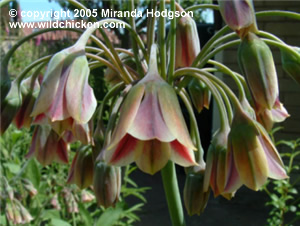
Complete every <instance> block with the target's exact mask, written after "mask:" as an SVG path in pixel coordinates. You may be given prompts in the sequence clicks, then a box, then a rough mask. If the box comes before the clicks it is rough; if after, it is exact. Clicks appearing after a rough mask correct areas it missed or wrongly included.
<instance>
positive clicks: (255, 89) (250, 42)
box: [238, 33, 279, 113]
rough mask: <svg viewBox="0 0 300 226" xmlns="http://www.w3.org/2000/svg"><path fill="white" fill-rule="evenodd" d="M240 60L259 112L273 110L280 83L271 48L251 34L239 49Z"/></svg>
mask: <svg viewBox="0 0 300 226" xmlns="http://www.w3.org/2000/svg"><path fill="white" fill-rule="evenodd" d="M238 60H239V65H240V67H241V70H242V72H243V74H244V76H245V77H246V81H247V84H248V86H249V88H250V91H251V94H252V97H253V99H254V102H255V105H256V109H257V111H258V113H259V112H261V111H263V110H264V109H269V110H271V109H272V107H273V106H274V104H275V100H276V98H277V97H278V94H279V91H278V81H277V73H276V69H275V64H274V60H273V56H272V52H271V50H270V48H269V47H268V46H267V45H266V44H265V43H264V42H263V41H262V40H261V39H260V38H259V37H257V36H256V35H255V34H253V33H249V34H248V35H247V36H246V37H245V39H243V40H242V42H241V44H240V46H239V49H238Z"/></svg>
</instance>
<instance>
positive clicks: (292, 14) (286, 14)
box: [256, 10, 300, 20]
mask: <svg viewBox="0 0 300 226" xmlns="http://www.w3.org/2000/svg"><path fill="white" fill-rule="evenodd" d="M264 16H284V17H289V18H292V19H296V20H300V14H299V13H295V12H290V11H283V10H266V11H260V12H257V13H256V17H258V18H259V17H264Z"/></svg>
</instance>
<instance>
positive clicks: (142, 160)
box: [104, 46, 197, 174]
mask: <svg viewBox="0 0 300 226" xmlns="http://www.w3.org/2000/svg"><path fill="white" fill-rule="evenodd" d="M155 48H156V46H153V47H152V50H151V57H150V58H151V59H150V66H149V71H148V73H147V75H146V76H145V77H144V78H143V79H142V80H141V81H140V82H138V83H137V84H136V85H135V86H133V87H132V88H131V90H130V91H129V93H128V95H127V97H126V99H125V101H124V103H123V104H122V106H121V111H120V118H119V121H118V123H117V126H116V128H115V130H114V133H113V135H112V139H111V142H110V144H108V145H107V146H106V147H105V150H104V151H105V160H106V162H108V163H109V164H113V165H117V166H125V165H128V164H130V163H132V162H134V161H135V162H136V164H137V166H138V167H139V168H140V169H141V170H142V171H144V172H146V173H149V174H154V173H156V172H157V171H159V170H160V169H162V168H163V167H164V166H165V165H166V163H167V162H168V161H169V159H170V160H172V161H174V162H175V163H177V164H179V165H181V166H185V167H186V166H192V165H197V163H196V162H195V158H194V153H193V149H195V147H194V145H193V143H192V141H191V138H190V136H189V132H188V129H187V127H186V124H185V121H184V118H183V115H182V112H181V110H180V106H179V103H178V99H177V96H176V93H175V91H174V89H173V88H172V87H171V86H170V85H169V84H168V83H167V82H165V81H164V80H163V79H162V78H161V77H159V74H158V72H157V65H156V49H155Z"/></svg>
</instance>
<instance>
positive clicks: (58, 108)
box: [31, 44, 97, 135]
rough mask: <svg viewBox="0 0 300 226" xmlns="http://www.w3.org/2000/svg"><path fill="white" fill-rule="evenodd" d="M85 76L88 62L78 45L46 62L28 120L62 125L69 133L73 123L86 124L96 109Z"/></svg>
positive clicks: (87, 72)
mask: <svg viewBox="0 0 300 226" xmlns="http://www.w3.org/2000/svg"><path fill="white" fill-rule="evenodd" d="M88 76H89V67H88V61H87V59H86V56H85V53H84V48H83V47H82V46H81V45H79V44H75V45H74V46H72V47H70V48H67V49H64V50H62V51H61V52H59V53H57V54H55V55H54V56H53V57H52V59H51V60H50V62H49V65H48V68H47V71H46V74H45V76H44V79H43V82H42V85H41V91H40V93H39V96H38V98H37V100H36V103H35V105H34V108H33V111H32V113H31V116H34V117H36V118H40V117H47V118H48V119H49V121H50V122H51V123H55V122H56V123H60V124H63V126H65V128H63V129H67V128H68V130H70V131H72V125H73V122H75V123H76V124H85V123H87V122H88V121H89V120H90V119H91V117H92V115H93V113H94V111H95V108H96V105H97V102H96V98H95V96H94V93H93V90H92V88H91V87H90V86H89V84H88ZM61 132H62V131H61ZM59 135H61V134H59Z"/></svg>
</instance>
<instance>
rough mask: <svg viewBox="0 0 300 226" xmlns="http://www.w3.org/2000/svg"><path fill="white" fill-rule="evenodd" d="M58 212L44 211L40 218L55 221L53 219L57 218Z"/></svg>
mask: <svg viewBox="0 0 300 226" xmlns="http://www.w3.org/2000/svg"><path fill="white" fill-rule="evenodd" d="M59 217H60V216H59V211H58V210H53V209H52V210H44V211H43V213H42V215H41V218H42V219H44V220H46V219H55V218H59Z"/></svg>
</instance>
